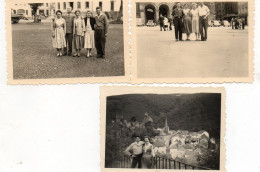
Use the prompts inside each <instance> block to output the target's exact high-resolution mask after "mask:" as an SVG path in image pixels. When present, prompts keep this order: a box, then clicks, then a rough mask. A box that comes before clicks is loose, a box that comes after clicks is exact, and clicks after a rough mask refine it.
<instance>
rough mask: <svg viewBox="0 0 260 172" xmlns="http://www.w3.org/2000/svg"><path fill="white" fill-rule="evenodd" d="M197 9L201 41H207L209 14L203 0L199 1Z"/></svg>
mask: <svg viewBox="0 0 260 172" xmlns="http://www.w3.org/2000/svg"><path fill="white" fill-rule="evenodd" d="M198 10H199V28H200V35H201V41H207V36H208V16H209V14H210V10H209V8H208V7H207V6H206V5H204V3H203V2H201V3H200V6H199V7H198ZM203 29H204V31H203ZM204 33H205V34H204Z"/></svg>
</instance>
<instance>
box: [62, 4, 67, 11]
mask: <svg viewBox="0 0 260 172" xmlns="http://www.w3.org/2000/svg"><path fill="white" fill-rule="evenodd" d="M66 5H67V4H66V2H63V9H64V10H66V9H67V7H66Z"/></svg>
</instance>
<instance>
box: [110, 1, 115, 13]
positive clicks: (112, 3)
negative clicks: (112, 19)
mask: <svg viewBox="0 0 260 172" xmlns="http://www.w3.org/2000/svg"><path fill="white" fill-rule="evenodd" d="M114 5H115V4H114V1H111V11H114Z"/></svg>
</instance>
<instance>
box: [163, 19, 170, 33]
mask: <svg viewBox="0 0 260 172" xmlns="http://www.w3.org/2000/svg"><path fill="white" fill-rule="evenodd" d="M168 23H169V20H168V18H167V17H166V16H164V19H163V28H164V31H165V30H168Z"/></svg>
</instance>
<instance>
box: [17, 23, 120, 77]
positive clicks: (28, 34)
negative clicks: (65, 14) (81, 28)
mask: <svg viewBox="0 0 260 172" xmlns="http://www.w3.org/2000/svg"><path fill="white" fill-rule="evenodd" d="M12 40H13V44H12V45H13V78H14V79H47V78H76V77H106V76H124V74H125V73H124V42H123V26H122V25H110V28H109V30H108V37H107V43H106V58H105V59H97V58H96V49H94V50H93V51H92V54H93V57H90V58H86V50H83V51H82V52H81V57H79V58H77V57H72V56H63V57H56V49H54V48H53V47H52V32H51V24H50V23H43V24H40V25H27V24H25V23H19V24H15V25H12Z"/></svg>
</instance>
